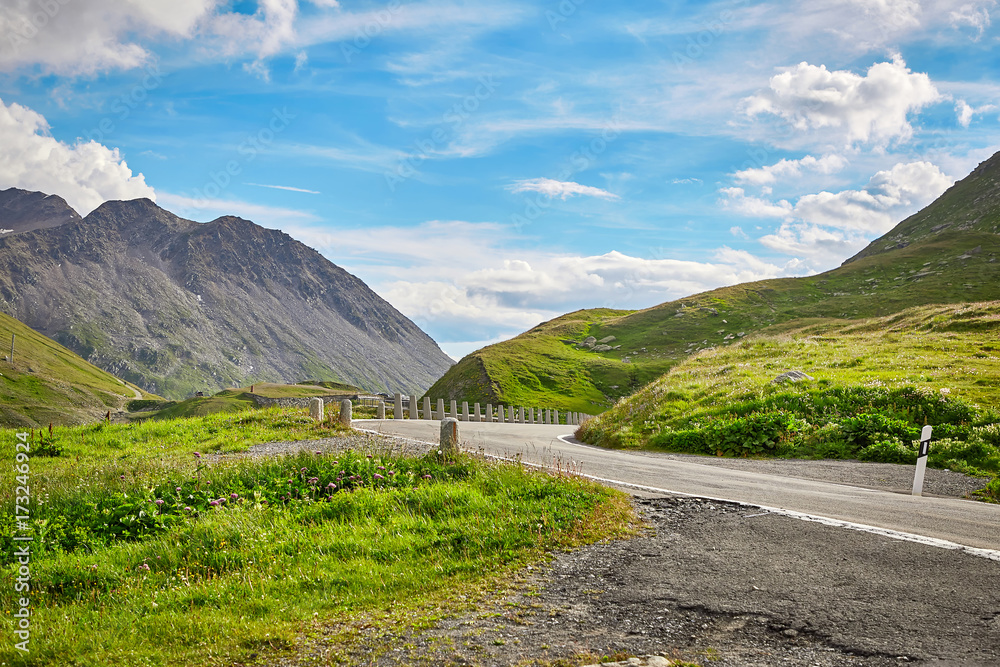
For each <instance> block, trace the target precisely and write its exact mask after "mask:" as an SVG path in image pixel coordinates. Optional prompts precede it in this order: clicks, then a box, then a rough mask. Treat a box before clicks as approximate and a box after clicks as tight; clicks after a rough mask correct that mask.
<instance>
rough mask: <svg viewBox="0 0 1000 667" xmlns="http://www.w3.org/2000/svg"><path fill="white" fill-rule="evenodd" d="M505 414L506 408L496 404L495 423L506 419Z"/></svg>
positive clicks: (500, 422)
mask: <svg viewBox="0 0 1000 667" xmlns="http://www.w3.org/2000/svg"><path fill="white" fill-rule="evenodd" d="M506 416H507V408H505V407H504V406H502V405H498V406H497V423H498V424H503V423H504V422H505V421H507V420H506V419H505V417H506Z"/></svg>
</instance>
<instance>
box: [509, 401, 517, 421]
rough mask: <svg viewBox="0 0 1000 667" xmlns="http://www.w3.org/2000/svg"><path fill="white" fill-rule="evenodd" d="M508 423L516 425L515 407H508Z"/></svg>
mask: <svg viewBox="0 0 1000 667" xmlns="http://www.w3.org/2000/svg"><path fill="white" fill-rule="evenodd" d="M507 421H509V422H510V423H511V424H514V423H516V421H517V420H516V419H514V406H513V405H508V406H507Z"/></svg>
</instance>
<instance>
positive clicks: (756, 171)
mask: <svg viewBox="0 0 1000 667" xmlns="http://www.w3.org/2000/svg"><path fill="white" fill-rule="evenodd" d="M846 166H847V160H846V159H845V158H843V157H841V156H839V155H833V154H831V155H824V156H823V157H821V158H815V157H813V156H812V155H807V156H805V157H804V158H802V159H800V160H788V159H783V160H781V161H780V162H777V163H776V164H772V165H768V166H764V167H760V168H753V167H751V168H749V169H744V170H742V171H737V172H736V173H735V174H733V177H734V178H735V179H736V180H737V181H738V182H740V183H747V184H750V185H769V184H773V183H777V182H778V180H779V179H780V180H783V181H787V180H789V179H793V178H800V177H801V176H802V175H803V173H804V172H812V173H815V174H824V175H827V174H835V173H837V172H838V171H841V170H842V169H843V168H844V167H846Z"/></svg>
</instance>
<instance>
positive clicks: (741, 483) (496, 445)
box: [355, 420, 1000, 561]
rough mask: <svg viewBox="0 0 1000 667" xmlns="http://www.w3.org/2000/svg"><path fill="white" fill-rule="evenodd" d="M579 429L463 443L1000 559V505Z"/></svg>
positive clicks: (497, 429) (381, 424)
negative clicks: (627, 443)
mask: <svg viewBox="0 0 1000 667" xmlns="http://www.w3.org/2000/svg"><path fill="white" fill-rule="evenodd" d="M355 425H356V426H358V427H363V428H366V429H370V430H372V431H376V432H379V433H383V434H387V435H394V436H401V437H405V438H412V439H415V440H420V441H423V442H428V443H434V442H437V441H438V437H439V433H440V425H439V422H437V421H421V420H372V421H365V422H355ZM571 428H572V427H566V426H549V425H539V424H497V423H476V422H468V423H467V422H461V423H460V424H459V433H460V439H461V442H462V446H463V447H464V448H465V449H467V450H471V451H478V450H480V449H481V450H483V451H484V452H485V453H487V454H490V455H493V456H499V457H506V458H514V457H516V456H520V458H521V460H522V461H524V462H525V463H532V464H537V465H542V466H553V465H555V466H560V467H562V468H563V469H567V468H568V469H571V470H572V471H573V472H576V473H579V474H583V475H586V476H589V477H592V478H595V479H598V480H600V481H603V482H608V483H617V484H620V485H624V486H630V487H633V488H639V489H642V490H646V491H654V492H655V491H661V492H670V493H679V494H689V495H693V496H699V497H708V498H715V499H720V500H729V501H735V502H741V503H747V504H750V505H755V506H760V507H762V508H765V509H766V510H770V511H780V512H782V513H785V514H788V515H789V516H797V517H798V518H805V519H810V520H821V521H823V522H826V523H830V524H831V525H844V526H845V527H850V528H854V529H860V530H867V531H869V532H875V533H881V534H888V535H890V536H891V537H898V538H901V539H907V540H910V541H917V542H924V543H927V544H936V545H937V546H943V547H948V548H961V549H963V550H966V551H970V552H972V553H975V554H976V555H979V556H985V557H987V558H990V559H992V560H997V561H1000V505H989V504H986V503H977V502H972V501H968V500H959V499H955V498H941V497H928V496H923V497H914V496H912V495H908V494H901V493H893V492H889V491H884V490H877V489H870V488H861V487H855V486H848V485H844V484H835V483H831V482H822V481H816V480H811V479H801V478H796V477H786V476H778V475H771V474H761V473H755V472H748V471H742V470H730V469H726V468H720V467H718V466H708V465H702V464H698V463H693V462H690V461H687V460H677V459H675V458H672V457H671V456H669V455H667V454H659V453H654V452H634V451H620V450H608V449H601V448H598V447H593V446H590V445H586V444H583V443H580V442H578V441H576V440H574V439H573V438H572V435H571Z"/></svg>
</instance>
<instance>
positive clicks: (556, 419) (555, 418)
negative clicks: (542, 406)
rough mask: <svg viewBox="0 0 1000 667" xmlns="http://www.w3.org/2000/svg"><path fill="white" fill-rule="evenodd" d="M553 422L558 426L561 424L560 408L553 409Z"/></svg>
mask: <svg viewBox="0 0 1000 667" xmlns="http://www.w3.org/2000/svg"><path fill="white" fill-rule="evenodd" d="M552 423H553V424H555V425H556V426H558V425H559V411H558V410H553V411H552Z"/></svg>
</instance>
